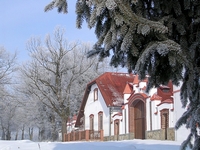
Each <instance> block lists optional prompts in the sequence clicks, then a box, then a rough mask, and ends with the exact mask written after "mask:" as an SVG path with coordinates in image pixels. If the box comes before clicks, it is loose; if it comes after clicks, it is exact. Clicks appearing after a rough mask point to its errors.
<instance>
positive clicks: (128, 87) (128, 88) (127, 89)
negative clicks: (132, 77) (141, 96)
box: [123, 83, 133, 94]
mask: <svg viewBox="0 0 200 150" xmlns="http://www.w3.org/2000/svg"><path fill="white" fill-rule="evenodd" d="M132 92H133V85H132V84H130V83H127V84H126V86H125V89H124V92H123V93H124V94H131V93H132Z"/></svg>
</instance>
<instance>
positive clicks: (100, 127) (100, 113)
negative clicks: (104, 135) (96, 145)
mask: <svg viewBox="0 0 200 150" xmlns="http://www.w3.org/2000/svg"><path fill="white" fill-rule="evenodd" d="M98 121H99V122H98V129H99V131H100V130H103V112H102V111H100V112H99V113H98Z"/></svg>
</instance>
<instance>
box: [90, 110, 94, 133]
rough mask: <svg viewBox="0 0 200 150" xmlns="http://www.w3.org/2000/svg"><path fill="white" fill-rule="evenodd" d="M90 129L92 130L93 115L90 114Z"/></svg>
mask: <svg viewBox="0 0 200 150" xmlns="http://www.w3.org/2000/svg"><path fill="white" fill-rule="evenodd" d="M90 130H94V115H93V114H91V115H90Z"/></svg>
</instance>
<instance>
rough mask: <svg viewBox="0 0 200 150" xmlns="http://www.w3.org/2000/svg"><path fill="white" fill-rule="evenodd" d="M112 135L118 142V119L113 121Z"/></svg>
mask: <svg viewBox="0 0 200 150" xmlns="http://www.w3.org/2000/svg"><path fill="white" fill-rule="evenodd" d="M114 135H115V137H116V138H117V140H119V119H117V120H115V121H114Z"/></svg>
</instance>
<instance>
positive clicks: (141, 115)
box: [134, 101, 145, 139]
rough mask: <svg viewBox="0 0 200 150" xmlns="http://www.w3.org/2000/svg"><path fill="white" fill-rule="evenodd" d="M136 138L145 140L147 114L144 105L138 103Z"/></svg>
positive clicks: (135, 114)
mask: <svg viewBox="0 0 200 150" xmlns="http://www.w3.org/2000/svg"><path fill="white" fill-rule="evenodd" d="M134 122H135V132H134V133H135V138H136V139H145V112H144V103H143V102H142V101H138V103H137V104H136V105H135V106H134Z"/></svg>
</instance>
